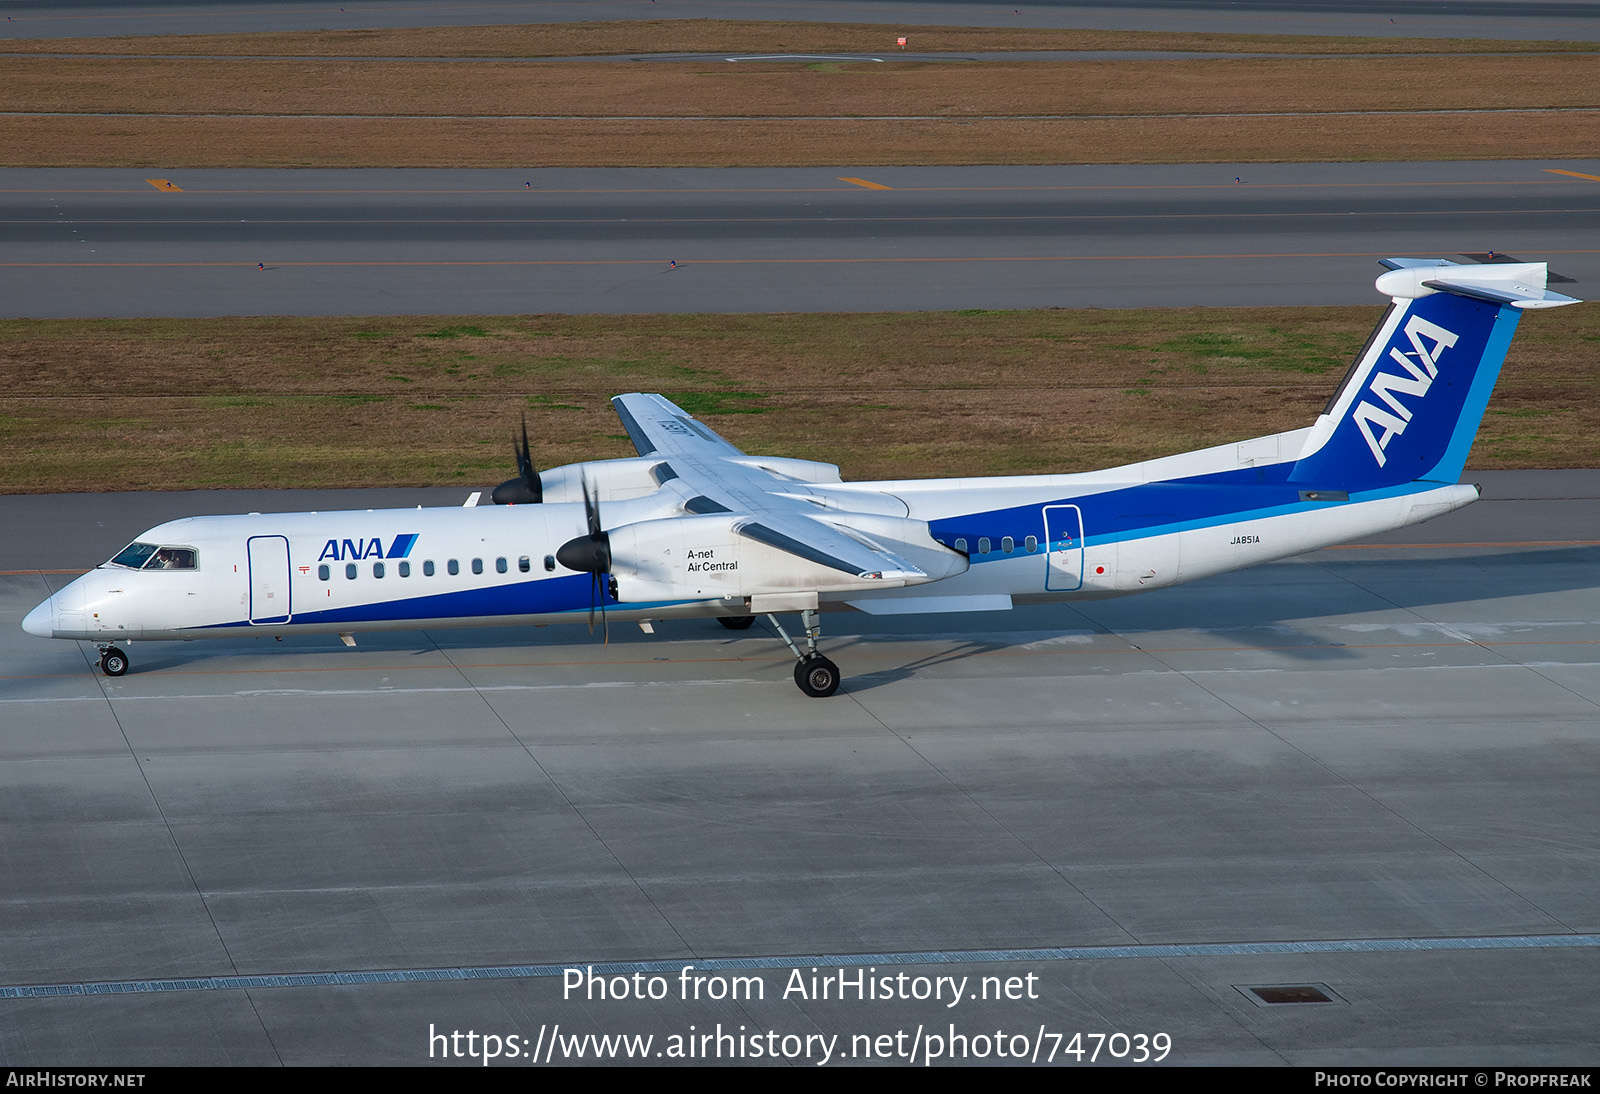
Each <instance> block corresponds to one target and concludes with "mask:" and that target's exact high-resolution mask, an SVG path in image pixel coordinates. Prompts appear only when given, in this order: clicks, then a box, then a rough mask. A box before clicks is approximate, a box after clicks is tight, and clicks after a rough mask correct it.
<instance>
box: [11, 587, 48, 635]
mask: <svg viewBox="0 0 1600 1094" xmlns="http://www.w3.org/2000/svg"><path fill="white" fill-rule="evenodd" d="M13 618H15V617H13ZM55 625H56V601H55V597H51V598H50V599H49V600H46V601H45V602H44V603H43V604H40V605H39V606H38V607H37V608H35V609H33V611H31V612H29V613H28V614H27V615H26V616H25V617H24V618H23V620H22V629H23V630H25V631H27V632H28V633H29V634H32V635H37V636H38V637H40V638H49V637H51V635H53V634H54V633H55Z"/></svg>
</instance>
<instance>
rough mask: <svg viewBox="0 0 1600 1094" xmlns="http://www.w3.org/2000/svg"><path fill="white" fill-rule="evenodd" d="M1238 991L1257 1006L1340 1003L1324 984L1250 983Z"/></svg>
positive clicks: (1340, 1000) (1239, 987)
mask: <svg viewBox="0 0 1600 1094" xmlns="http://www.w3.org/2000/svg"><path fill="white" fill-rule="evenodd" d="M1235 987H1238V989H1239V991H1241V992H1243V993H1244V996H1245V998H1246V999H1249V1000H1250V1001H1251V1002H1252V1003H1254V1004H1256V1005H1257V1006H1263V1005H1276V1004H1280V1003H1342V1002H1343V1001H1344V1000H1342V999H1340V998H1339V997H1338V996H1337V995H1335V994H1334V993H1333V990H1332V989H1331V988H1329V987H1328V985H1326V984H1250V985H1245V986H1242V987H1241V986H1239V985H1235Z"/></svg>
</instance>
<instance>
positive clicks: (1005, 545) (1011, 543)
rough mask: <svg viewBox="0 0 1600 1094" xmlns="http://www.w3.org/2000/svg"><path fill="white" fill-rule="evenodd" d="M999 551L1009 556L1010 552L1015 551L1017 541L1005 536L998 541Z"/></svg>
mask: <svg viewBox="0 0 1600 1094" xmlns="http://www.w3.org/2000/svg"><path fill="white" fill-rule="evenodd" d="M1000 549H1001V550H1002V551H1004V552H1005V553H1006V554H1008V555H1009V554H1010V553H1011V552H1012V551H1015V550H1016V549H1017V541H1016V540H1014V539H1012V538H1011V537H1010V536H1006V537H1005V538H1004V539H1002V540H1001V541H1000Z"/></svg>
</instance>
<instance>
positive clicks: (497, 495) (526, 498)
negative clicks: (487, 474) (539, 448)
mask: <svg viewBox="0 0 1600 1094" xmlns="http://www.w3.org/2000/svg"><path fill="white" fill-rule="evenodd" d="M511 449H512V452H513V453H515V455H516V460H517V477H516V478H514V479H507V480H506V481H505V482H503V483H501V484H500V485H499V486H497V487H495V488H494V491H493V493H491V494H490V495H489V500H491V501H493V502H494V503H495V504H496V505H538V504H539V503H540V502H542V501H544V484H543V483H542V482H540V481H539V472H538V471H537V470H536V469H535V468H534V466H533V449H532V447H531V446H530V445H529V444H528V416H527V414H523V416H522V443H521V444H520V445H519V444H518V443H517V438H516V437H515V436H512V438H511Z"/></svg>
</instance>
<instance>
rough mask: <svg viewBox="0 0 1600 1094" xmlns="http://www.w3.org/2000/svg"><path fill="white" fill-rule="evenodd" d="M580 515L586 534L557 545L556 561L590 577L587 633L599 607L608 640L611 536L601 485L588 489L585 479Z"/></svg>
mask: <svg viewBox="0 0 1600 1094" xmlns="http://www.w3.org/2000/svg"><path fill="white" fill-rule="evenodd" d="M583 518H584V524H585V525H586V526H587V528H588V531H589V534H588V535H586V536H574V537H573V538H572V539H569V540H567V542H565V543H563V544H562V545H561V546H560V547H558V548H556V561H557V562H559V563H561V565H563V566H565V567H566V568H567V569H569V570H577V571H579V572H580V573H587V574H589V575H590V578H589V633H591V634H593V633H594V611H595V608H596V606H598V607H599V609H600V626H601V628H602V629H603V630H604V631H605V636H606V641H607V642H610V641H611V629H610V627H609V626H608V625H607V623H606V590H607V589H608V588H609V578H608V575H609V574H610V573H611V537H610V536H608V535H606V532H605V528H604V526H602V525H601V523H600V488H599V487H595V490H594V492H593V493H592V494H591V493H590V492H589V484H588V482H584V483H583Z"/></svg>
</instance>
